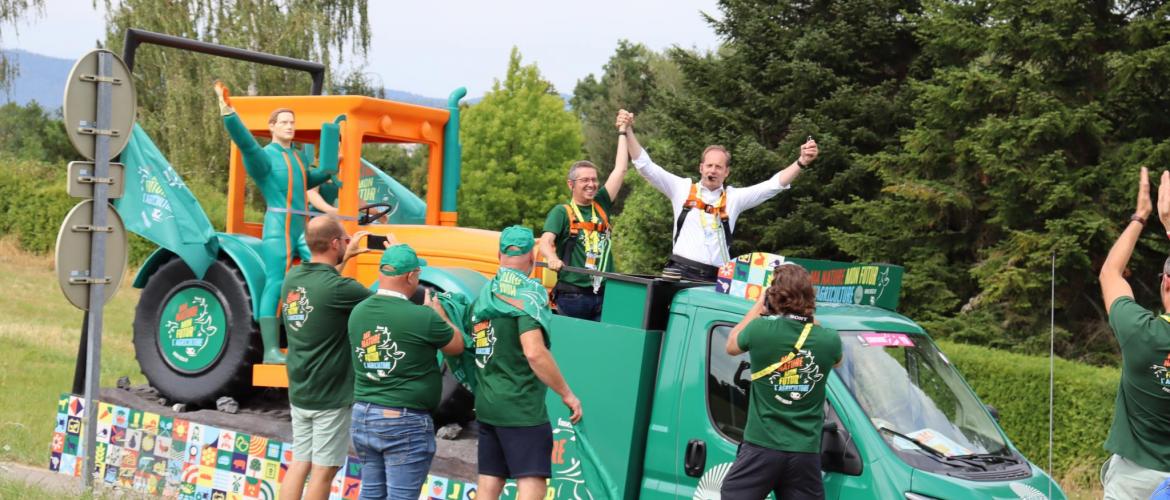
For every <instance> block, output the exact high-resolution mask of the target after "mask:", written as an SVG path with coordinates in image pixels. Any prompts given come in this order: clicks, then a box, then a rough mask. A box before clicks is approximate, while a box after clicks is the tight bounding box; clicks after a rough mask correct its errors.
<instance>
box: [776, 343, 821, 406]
mask: <svg viewBox="0 0 1170 500" xmlns="http://www.w3.org/2000/svg"><path fill="white" fill-rule="evenodd" d="M823 378H825V375H824V374H823V373H821V367H820V366H817V364H816V358H815V357H814V356H813V354H812V353H811V352H809V351H807V350H804V349H802V350H801V351H800V354H799V355H797V356H796V357H794V358H792V359H791V360H790V361H788V362H787V363H784V364H783V365H780V367H779V368H777V369H776V371H775V372H774V373H772V376H771V377H768V383H769V384H771V386H772V389H773V390H775V391H776V400H777V401H779V402H781V403H784V404H786V405H790V404H793V403H794V402H797V401H800V400H801V399H804V397H805V396H807V395H808V393H810V392H812V390H813V389H814V388H815V387H816V386H817V382H820V381H821V379H823ZM785 395H787V397H785Z"/></svg>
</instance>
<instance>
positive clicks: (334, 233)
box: [305, 215, 345, 255]
mask: <svg viewBox="0 0 1170 500" xmlns="http://www.w3.org/2000/svg"><path fill="white" fill-rule="evenodd" d="M322 219H324V220H322ZM338 238H341V239H343V240H344V239H345V228H344V227H341V222H340V221H338V220H337V219H336V218H334V217H333V216H331V215H318V216H316V217H313V220H310V221H309V224H308V227H307V228H305V243H307V244H308V245H309V251H310V252H312V253H313V255H317V254H322V253H325V252H328V251H329V245H330V244H332V243H333V240H335V239H338Z"/></svg>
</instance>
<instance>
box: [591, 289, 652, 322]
mask: <svg viewBox="0 0 1170 500" xmlns="http://www.w3.org/2000/svg"><path fill="white" fill-rule="evenodd" d="M648 290H649V288H648V287H647V286H646V285H645V284H643V283H634V282H629V281H620V280H608V281H607V282H606V283H605V299H604V300H605V303H604V304H603V305H602V308H601V322H602V323H608V324H613V325H621V326H628V327H630V328H642V325H643V316H644V314H645V310H646V306H645V303H646V293H647V291H648Z"/></svg>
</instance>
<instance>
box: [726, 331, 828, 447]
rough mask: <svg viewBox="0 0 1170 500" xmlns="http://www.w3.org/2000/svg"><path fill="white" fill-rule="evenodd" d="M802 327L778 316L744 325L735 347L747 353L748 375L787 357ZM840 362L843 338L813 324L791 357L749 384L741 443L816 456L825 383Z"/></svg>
mask: <svg viewBox="0 0 1170 500" xmlns="http://www.w3.org/2000/svg"><path fill="white" fill-rule="evenodd" d="M804 325H805V324H804V323H801V322H799V321H796V320H793V319H788V318H785V317H782V316H763V317H759V318H756V319H754V320H752V321H751V322H750V323H748V324H747V326H746V327H744V329H743V331H742V332H740V333H739V337H738V338H737V339H736V343H737V344H739V348H740V349H742V350H744V351H747V353H748V357H749V358H750V359H751V365H752V373H756V372H759V371H760V370H763V369H765V368H767V367H768V366H771V365H773V364H775V363H777V362H779V361H780V360H781V359H783V358H784V357H785V356H786V355H787V354H788V353H791V352H792V349H793V347H794V346H795V345H796V342H797V340H798V339H799V338H800V334H801V332H802V331H803V330H804ZM840 360H841V337H840V336H838V335H837V332H835V331H833V330H830V329H828V328H822V327H820V326H813V327H812V331H810V332H809V335H808V338H807V339H805V341H804V346H803V347H802V348H801V349H800V352H799V353H798V354H797V356H796V357H795V358H793V359H792V360H791V361H789V362H787V363H785V364H784V365H782V366H780V367H779V368H777V369H776V370H775V371H773V372H771V374H770V375H769V376H765V377H761V378H759V379H756V380H754V381H752V390H751V399H749V400H748V417H747V427H746V428H745V429H744V433H743V440H744V441H746V442H749V443H751V444H754V445H756V446H762V447H765V448H771V449H773V450H779V451H788V452H796V453H820V452H821V427H822V426H823V424H824V420H825V409H824V404H825V385H826V384H828V383H829V372H831V371H832V370H833V365H835V364H837V362H838V361H840Z"/></svg>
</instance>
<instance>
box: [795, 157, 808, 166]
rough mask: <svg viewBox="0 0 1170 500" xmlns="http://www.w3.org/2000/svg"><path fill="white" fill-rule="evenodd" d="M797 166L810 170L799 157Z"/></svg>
mask: <svg viewBox="0 0 1170 500" xmlns="http://www.w3.org/2000/svg"><path fill="white" fill-rule="evenodd" d="M796 165H797V166H799V167H800V168H808V165H807V164H805V163H804V162H801V161H800V157H797V158H796Z"/></svg>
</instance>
